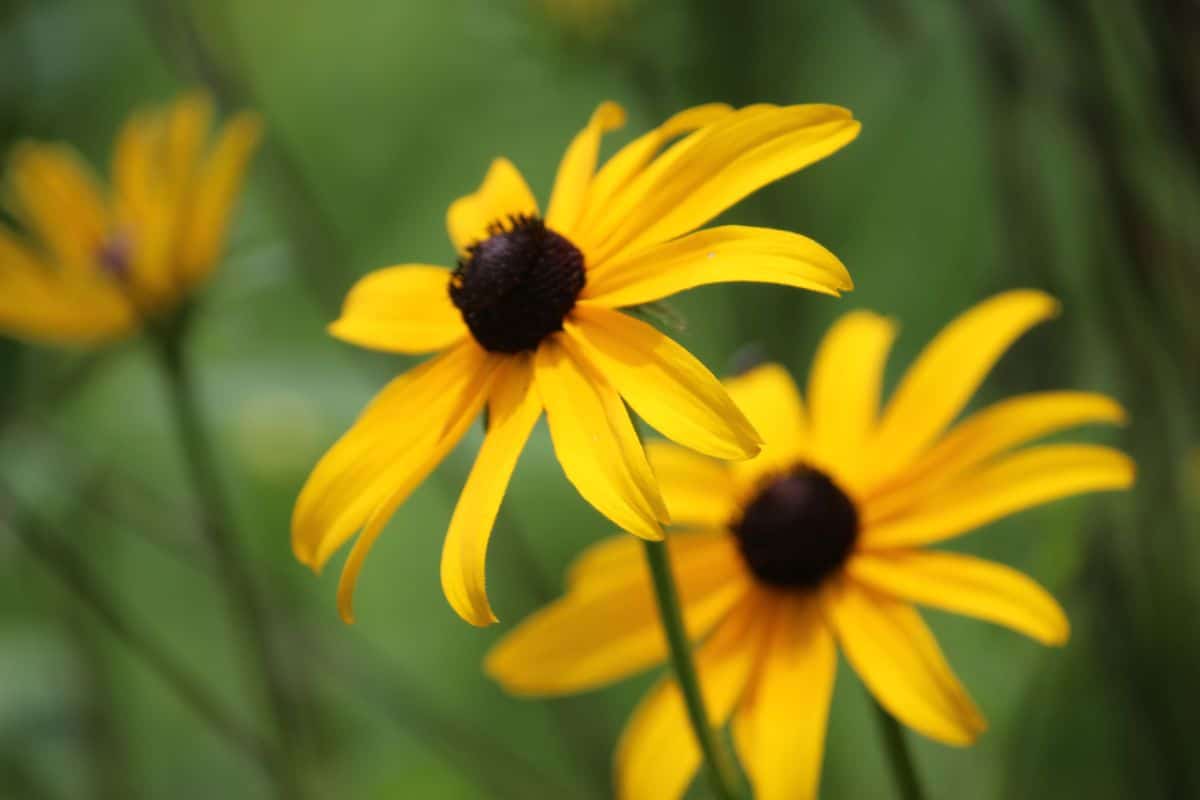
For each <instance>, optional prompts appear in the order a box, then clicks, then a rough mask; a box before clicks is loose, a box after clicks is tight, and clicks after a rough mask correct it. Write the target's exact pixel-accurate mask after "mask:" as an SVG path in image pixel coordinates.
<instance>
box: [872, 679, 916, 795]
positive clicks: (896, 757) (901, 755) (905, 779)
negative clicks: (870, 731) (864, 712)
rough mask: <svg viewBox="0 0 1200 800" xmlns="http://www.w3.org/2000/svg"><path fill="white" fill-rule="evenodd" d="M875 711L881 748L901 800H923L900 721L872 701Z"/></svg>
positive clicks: (910, 752)
mask: <svg viewBox="0 0 1200 800" xmlns="http://www.w3.org/2000/svg"><path fill="white" fill-rule="evenodd" d="M872 705H873V706H875V713H876V715H877V716H878V717H879V732H880V734H881V735H882V736H883V749H884V750H885V751H886V753H887V759H888V765H889V766H890V767H891V770H892V776H893V777H894V778H895V781H896V789H897V791H898V792H899V794H900V797H901V798H902V800H925V793H924V792H923V791H922V790H921V782H920V780H919V779H918V778H917V767H916V764H915V763H914V762H913V757H912V750H910V749H909V746H908V740H907V739H906V738H905V737H904V731H903V730H901V728H900V723H899V722H897V721H896V718H895V717H893V716H892V715H891V714H889V713H888V712H887V710H886V709H885V708H884V707H883V706H881V705H879V703H878V702H877V701H876V702H873V703H872Z"/></svg>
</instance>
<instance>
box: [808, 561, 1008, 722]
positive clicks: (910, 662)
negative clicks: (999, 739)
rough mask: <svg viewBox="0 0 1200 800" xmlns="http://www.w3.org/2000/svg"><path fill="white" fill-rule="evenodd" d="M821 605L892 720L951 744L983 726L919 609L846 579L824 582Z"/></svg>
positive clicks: (849, 659) (869, 687)
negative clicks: (894, 719)
mask: <svg viewBox="0 0 1200 800" xmlns="http://www.w3.org/2000/svg"><path fill="white" fill-rule="evenodd" d="M821 597H822V604H823V606H824V609H825V613H826V615H827V616H828V617H829V619H830V621H831V622H832V624H833V627H834V631H835V633H836V634H837V638H838V642H839V643H840V644H841V646H842V650H843V652H844V653H845V654H846V660H847V661H849V662H850V665H851V666H852V667H854V671H855V672H857V673H858V675H859V677H860V678H861V679H862V681H863V683H865V684H866V685H867V688H868V689H870V691H871V694H873V695H875V699H876V700H878V701H879V703H880V705H882V706H883V707H884V708H885V709H887V711H888V712H889V713H890V714H891V715H892V716H894V717H896V719H898V720H900V721H901V722H903V723H904V724H905V725H907V726H908V727H910V728H912V729H913V730H915V731H917V732H919V733H922V734H924V735H926V736H928V737H930V738H931V739H936V740H937V741H939V742H942V743H944V744H950V745H966V744H970V743H971V742H973V741H975V739H976V738H977V737H978V736H979V734H980V733H982V732H983V731H984V730H985V728H986V727H987V726H986V723H985V722H984V721H983V717H982V716H981V715H980V713H979V710H978V709H977V708H976V707H975V705H974V703H972V702H971V698H970V697H969V696H968V695H967V692H966V689H964V688H963V687H962V684H961V683H959V681H958V678H956V677H955V675H954V673H953V672H952V671H951V669H950V665H949V664H947V663H946V659H945V657H944V656H943V655H942V650H941V648H940V647H938V644H937V640H936V639H934V638H933V634H932V633H931V632H930V630H929V628H928V627H926V625H925V623H924V622H923V621H922V620H921V617H920V615H919V614H917V612H916V610H915V609H914V608H913V607H912V606H910V605H908V604H907V603H901V602H898V601H896V600H892V599H891V598H889V597H886V596H884V595H881V594H878V593H876V592H873V591H871V590H870V589H866V588H863V587H860V586H857V585H856V584H854V583H853V582H851V581H848V580H842V581H835V582H830V583H827V584H826V585H825V586H824V587H823V588H822V594H821Z"/></svg>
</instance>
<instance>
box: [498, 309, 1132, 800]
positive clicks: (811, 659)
mask: <svg viewBox="0 0 1200 800" xmlns="http://www.w3.org/2000/svg"><path fill="white" fill-rule="evenodd" d="M1056 309H1057V305H1056V303H1055V302H1054V301H1053V300H1052V299H1051V298H1050V297H1047V296H1046V295H1044V294H1042V293H1040V292H1034V291H1015V292H1009V293H1007V294H1002V295H999V296H997V297H995V298H993V299H991V300H989V301H987V302H984V303H982V304H980V305H979V306H977V307H975V308H974V309H972V310H970V311H968V312H967V313H966V314H964V315H962V316H961V317H959V318H958V319H957V320H955V321H954V322H953V323H951V324H950V326H949V327H947V328H946V329H945V330H944V331H943V332H942V333H941V334H940V335H939V336H938V337H937V338H936V339H935V340H934V341H933V343H932V344H930V345H929V346H928V347H927V348H926V349H925V351H924V352H923V353H922V354H921V356H920V357H919V358H918V359H917V361H916V363H915V364H914V365H913V366H912V368H911V369H909V371H908V373H907V375H905V377H904V378H903V380H902V381H901V383H900V385H899V387H898V388H897V390H896V391H895V393H894V394H893V396H892V399H891V401H890V402H889V403H888V404H887V406H886V408H884V410H883V412H882V413H878V407H879V398H880V386H881V382H882V373H883V367H884V362H885V360H886V357H887V353H888V350H889V349H890V346H891V343H892V339H893V337H894V335H895V328H894V325H893V324H892V322H891V321H889V320H887V319H885V318H883V317H880V316H877V315H875V314H871V313H867V312H854V313H851V314H848V315H846V316H844V317H843V318H842V319H841V320H840V321H839V322H838V323H837V324H836V325H835V326H834V327H833V328H832V330H830V332H829V333H828V334H827V335H826V337H825V339H824V341H823V342H822V344H821V346H820V349H819V351H818V353H817V356H816V360H815V363H814V365H813V368H812V372H811V374H810V376H809V387H808V407H807V409H806V408H805V407H804V406H803V405H802V402H801V398H800V394H799V392H798V391H797V389H796V386H795V384H794V383H793V382H792V380H791V378H790V377H789V376H788V375H787V374H786V373H785V372H784V370H783V369H782V368H780V367H778V366H773V365H769V366H763V367H759V368H757V369H755V370H753V371H751V372H749V373H747V374H746V375H744V376H742V377H739V378H736V379H734V380H732V381H729V382H727V384H726V385H727V388H728V389H729V391H730V393H731V394H732V395H733V397H734V399H735V400H736V401H737V403H738V405H739V406H740V407H741V408H742V409H743V410H744V411H745V412H746V414H747V416H748V417H749V418H750V420H751V421H752V422H753V423H754V425H755V426H756V427H757V428H758V430H759V431H760V432H761V433H762V434H763V436H764V437H765V439H766V444H765V446H764V448H763V450H762V453H761V454H760V455H759V456H758V457H757V458H755V459H753V460H751V461H746V462H741V463H738V464H734V465H726V464H721V463H718V462H716V461H712V460H708V459H705V458H703V457H701V456H697V455H694V454H692V453H689V452H687V451H685V450H681V449H679V448H677V447H674V446H671V445H668V444H665V443H656V444H654V445H651V447H650V461H651V463H652V464H653V466H654V469H655V471H656V473H657V474H658V477H659V480H660V483H661V486H662V489H663V496H664V498H665V500H666V503H667V508H668V510H669V511H670V513H671V517H672V519H673V520H674V521H675V522H676V523H678V524H679V525H681V526H683V530H682V531H681V532H679V533H677V534H674V535H672V536H671V537H670V539H669V552H670V556H671V560H672V563H673V570H674V572H675V575H676V580H677V581H678V584H679V590H680V594H681V600H682V603H683V604H684V614H685V619H686V624H687V627H688V630H689V634H690V636H691V637H693V638H694V639H695V640H697V641H698V642H702V643H701V644H699V648H698V650H697V654H696V659H697V668H698V670H699V673H700V680H701V683H702V685H703V691H704V694H705V696H706V699H707V704H708V710H709V713H710V714H711V715H712V717H713V722H714V724H718V725H719V724H724V722H725V721H726V720H728V719H729V718H730V717H731V716H732V718H733V734H734V740H735V744H736V746H737V749H738V752H739V754H740V756H741V758H742V759H743V763H744V765H745V767H746V770H747V773H748V775H749V777H750V779H751V782H752V783H753V785H754V789H755V796H756V797H758V798H760V800H798V799H799V798H811V797H814V796H815V795H816V792H817V786H818V783H819V779H820V770H821V761H822V753H823V748H824V739H825V725H826V717H827V714H828V709H829V703H830V698H831V696H832V693H833V683H834V673H835V667H836V660H837V659H836V652H835V642H836V643H837V645H840V647H841V650H842V652H843V654H844V655H845V657H846V659H847V660H848V661H849V662H850V664H851V666H852V667H853V668H854V669H855V671H856V672H857V673H858V675H859V676H860V677H861V678H862V680H863V682H864V683H865V684H866V686H867V688H868V689H869V690H870V691H871V693H872V694H873V695H874V696H875V698H876V699H877V700H878V701H879V703H880V704H881V705H883V707H884V708H885V709H887V710H888V711H889V712H890V713H891V714H892V715H893V716H895V717H896V718H898V719H899V720H900V721H902V722H904V723H905V724H907V725H908V726H910V727H911V728H913V729H914V730H917V731H919V732H921V733H923V734H925V735H926V736H929V737H931V738H933V739H936V740H938V741H941V742H945V743H947V744H954V745H964V744H967V743H970V742H971V741H973V740H974V739H975V738H976V736H978V735H979V733H980V732H982V731H983V729H984V721H983V718H982V716H981V715H980V713H979V711H978V710H977V709H976V707H975V705H974V704H973V703H972V702H971V699H970V698H969V697H968V696H967V693H966V691H965V690H964V689H963V687H962V686H961V685H960V683H959V681H958V679H957V678H956V677H955V676H954V674H953V672H952V671H951V669H950V667H949V665H948V664H947V663H946V660H945V658H944V657H943V656H942V653H941V650H940V649H939V647H938V645H937V642H936V641H935V639H934V637H933V635H932V633H931V632H930V631H929V629H928V628H927V627H926V626H925V623H924V622H923V621H922V620H921V617H920V615H919V614H918V613H917V611H916V610H915V609H914V607H913V604H914V603H917V604H921V605H928V606H933V607H935V608H941V609H945V610H949V611H953V612H957V613H960V614H966V615H969V616H974V617H978V618H981V619H985V620H989V621H991V622H995V623H999V624H1001V625H1006V626H1008V627H1010V628H1013V629H1014V630H1017V631H1020V632H1021V633H1024V634H1026V635H1028V636H1031V637H1033V638H1034V639H1036V640H1037V641H1039V642H1042V643H1045V644H1062V643H1063V642H1065V641H1066V639H1067V635H1068V624H1067V619H1066V616H1065V615H1064V614H1063V612H1062V610H1061V609H1060V607H1059V606H1058V604H1057V603H1056V602H1055V601H1054V599H1053V598H1052V597H1051V596H1050V595H1049V594H1048V593H1047V592H1046V591H1045V590H1044V589H1042V588H1041V587H1040V586H1038V585H1037V584H1036V583H1034V582H1033V581H1032V580H1030V579H1029V578H1027V577H1025V576H1024V575H1022V574H1020V573H1018V572H1016V571H1014V570H1012V569H1010V568H1008V567H1005V566H1001V565H1000V564H995V563H991V562H987V561H983V560H981V559H978V558H973V557H970V556H966V555H961V554H956V553H949V552H939V551H933V550H926V549H924V547H925V545H930V544H934V543H936V542H941V541H945V540H948V539H950V538H953V537H956V536H959V535H961V534H964V533H967V532H969V531H971V530H972V529H974V528H977V527H978V526H980V525H983V524H986V523H988V522H991V521H993V520H996V519H998V518H1000V517H1004V516H1006V515H1009V514H1012V513H1015V512H1017V511H1020V510H1022V509H1026V508H1029V507H1032V506H1036V505H1039V504H1042V503H1047V502H1049V501H1051V500H1055V499H1058V498H1062V497H1066V496H1069V495H1074V494H1079V493H1082V492H1090V491H1101V490H1113V489H1123V488H1126V487H1128V486H1129V485H1130V484H1131V483H1132V481H1133V477H1134V466H1133V463H1132V462H1131V461H1130V459H1129V458H1128V457H1126V456H1125V455H1123V454H1122V453H1120V452H1118V451H1116V450H1113V449H1111V448H1108V447H1102V446H1097V445H1084V444H1044V445H1039V446H1032V447H1024V448H1022V449H1018V448H1021V446H1022V445H1025V444H1027V443H1029V442H1031V441H1032V440H1034V439H1037V438H1039V437H1042V436H1045V435H1048V434H1051V433H1054V432H1056V431H1060V430H1064V429H1067V428H1070V427H1073V426H1077V425H1081V424H1085V423H1120V422H1122V421H1123V420H1124V412H1123V411H1122V409H1121V407H1120V406H1118V405H1117V404H1116V403H1115V402H1113V401H1112V400H1110V399H1108V398H1107V397H1104V396H1102V395H1097V394H1089V393H1083V392H1044V393H1037V394H1028V395H1022V396H1019V397H1015V398H1012V399H1008V400H1004V401H1002V402H999V403H996V404H995V405H992V406H990V407H988V408H985V409H983V410H981V411H979V412H977V413H975V414H973V415H971V416H970V417H968V418H967V419H966V420H964V421H962V422H960V423H959V424H958V425H956V426H954V427H953V428H951V429H950V430H949V431H948V432H945V431H946V428H947V427H948V426H949V424H950V423H951V422H952V421H953V420H954V419H955V417H957V416H958V414H959V412H960V411H961V410H962V409H963V407H964V406H965V405H966V403H967V402H968V400H969V399H970V397H971V395H972V394H973V393H974V391H975V389H976V388H977V387H978V385H979V384H980V382H981V381H982V380H983V378H984V377H985V376H986V374H987V373H988V371H989V370H990V369H991V367H992V365H993V364H994V363H995V361H996V360H997V359H998V358H999V357H1000V355H1001V354H1002V353H1003V352H1004V351H1005V350H1006V349H1007V348H1008V347H1009V345H1010V344H1011V343H1012V342H1013V340H1014V339H1016V338H1017V337H1018V336H1019V335H1020V334H1021V333H1023V332H1024V331H1025V330H1026V329H1028V328H1029V327H1030V326H1031V325H1033V324H1035V323H1037V322H1039V321H1041V320H1044V319H1046V318H1048V317H1050V316H1052V315H1053V314H1054V313H1056ZM944 432H945V433H944ZM943 433H944V435H943ZM665 656H666V642H665V640H664V637H663V634H662V631H661V629H660V627H659V621H658V615H657V612H656V606H655V600H654V595H653V593H652V590H651V584H650V579H649V574H648V572H647V569H646V566H645V563H644V560H643V558H642V553H641V548H640V547H638V546H637V542H635V541H633V540H632V539H629V538H628V537H618V538H615V539H611V540H608V541H605V542H601V543H599V544H598V545H596V546H595V547H593V548H592V549H591V550H589V551H588V552H586V553H585V554H584V555H583V556H582V557H581V558H580V559H579V561H578V562H577V563H576V564H575V565H574V566H573V567H572V569H571V572H570V575H569V577H568V590H567V594H566V595H565V597H563V598H562V599H560V600H558V601H556V602H555V603H553V604H552V605H550V606H549V607H547V608H545V609H543V610H541V611H540V612H538V613H537V614H535V615H534V616H532V617H531V618H530V619H528V620H527V621H526V622H524V623H523V624H522V625H521V626H520V627H519V628H517V630H515V631H514V632H513V633H512V634H510V635H509V636H508V637H507V638H505V639H504V640H503V641H501V642H500V644H499V645H498V646H497V647H496V648H495V649H494V650H493V651H492V652H491V653H490V654H489V656H488V659H487V664H486V668H487V671H488V672H489V674H491V675H492V676H493V677H494V678H495V679H496V680H498V681H499V682H500V683H501V684H503V685H504V686H505V687H506V688H507V689H508V690H509V691H511V692H514V693H518V694H524V695H559V694H566V693H571V692H578V691H582V690H585V689H591V688H593V687H597V686H601V685H603V684H606V683H609V682H611V681H615V680H618V679H620V678H623V677H625V676H628V675H631V674H633V673H635V672H639V671H641V670H643V669H646V668H647V667H650V666H652V665H654V664H656V663H659V662H661V661H663V660H664V658H665ZM616 763H617V780H618V784H619V790H620V791H619V796H621V797H623V798H653V800H663V799H664V798H676V797H679V796H681V795H682V794H683V792H684V791H685V789H686V788H687V786H688V783H689V781H690V779H691V777H692V774H693V773H694V772H695V770H696V768H697V766H698V765H699V763H700V753H699V750H698V749H697V746H696V743H695V739H694V737H693V735H692V732H691V730H690V729H689V727H688V722H687V717H686V714H685V710H684V705H683V702H682V700H681V698H680V694H679V691H678V688H677V686H676V684H675V682H674V681H673V680H672V679H669V678H668V679H664V680H663V681H661V682H660V683H659V684H658V686H657V687H656V688H655V689H654V690H653V691H652V692H651V693H650V695H649V696H648V697H647V698H646V699H645V700H644V701H643V702H642V704H641V706H640V707H639V708H638V710H637V712H636V713H635V714H634V716H633V718H632V719H631V720H630V722H629V724H628V726H627V728H626V730H625V733H624V735H623V737H622V739H621V742H620V745H619V747H618V753H617V762H616Z"/></svg>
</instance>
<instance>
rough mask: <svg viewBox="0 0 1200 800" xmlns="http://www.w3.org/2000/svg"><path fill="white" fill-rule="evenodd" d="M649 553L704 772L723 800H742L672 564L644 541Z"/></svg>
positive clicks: (661, 549)
mask: <svg viewBox="0 0 1200 800" xmlns="http://www.w3.org/2000/svg"><path fill="white" fill-rule="evenodd" d="M642 544H643V545H645V551H646V562H647V564H649V566H650V575H651V577H652V578H653V580H654V596H655V597H656V598H657V600H658V611H659V616H660V619H661V620H662V625H663V630H664V631H665V632H666V634H667V644H668V645H669V646H670V650H671V666H672V667H673V668H674V670H675V679H676V680H677V681H678V682H679V688H680V690H681V691H682V693H683V701H684V704H685V705H686V706H687V713H688V720H689V721H690V722H691V724H692V730H693V732H694V733H695V734H696V741H697V743H698V744H699V745H700V753H701V755H703V757H704V764H705V768H706V770H707V771H708V775H709V780H710V781H711V782H712V786H713V790H714V791H715V792H716V794H717V797H719V798H721V800H739V798H740V797H741V791H740V790H739V786H740V785H741V784H740V781H739V780H738V777H737V773H736V771H735V770H734V768H733V757H732V756H731V755H730V754H729V752H728V751H727V750H726V749H725V747H724V746H722V744H721V741H720V739H719V737H718V736H717V732H716V731H715V730H714V729H713V727H712V725H711V724H710V723H709V718H708V712H707V711H706V710H705V706H704V696H703V694H702V693H701V691H700V680H699V678H698V677H697V675H696V664H695V662H693V661H692V647H691V643H690V642H689V641H688V638H687V630H686V629H685V628H684V626H683V611H682V610H681V608H680V605H679V593H678V592H677V591H676V590H675V578H674V577H673V576H672V574H671V564H670V561H669V558H668V556H667V545H666V543H665V542H647V541H643V542H642Z"/></svg>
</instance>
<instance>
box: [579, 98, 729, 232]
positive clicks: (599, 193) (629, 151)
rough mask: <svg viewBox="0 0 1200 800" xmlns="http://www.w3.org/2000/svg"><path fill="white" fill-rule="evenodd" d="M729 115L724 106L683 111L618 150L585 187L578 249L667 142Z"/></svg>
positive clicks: (705, 106)
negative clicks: (619, 193)
mask: <svg viewBox="0 0 1200 800" xmlns="http://www.w3.org/2000/svg"><path fill="white" fill-rule="evenodd" d="M731 113H733V109H732V108H730V107H729V106H728V105H726V104H725V103H708V104H706V105H701V106H695V107H693V108H689V109H685V110H684V111H680V112H679V113H678V114H675V115H674V116H672V117H671V118H670V119H668V120H667V121H666V122H664V123H663V124H662V125H660V126H658V127H657V128H655V129H654V130H652V131H650V132H649V133H645V134H642V135H641V136H639V137H638V138H637V139H635V140H633V141H632V142H630V143H629V144H627V145H625V146H624V147H622V148H621V149H620V150H618V151H617V153H616V155H614V156H613V157H612V158H610V159H609V160H608V161H606V162H605V163H604V166H603V167H601V168H600V170H599V171H598V172H597V173H596V177H595V179H594V180H592V182H591V185H590V186H589V187H588V191H587V202H586V205H585V208H584V212H583V214H582V216H581V218H580V220H579V222H578V224H577V225H576V226H575V227H576V230H575V234H576V237H577V238H578V241H577V242H576V243H577V244H579V245H581V246H582V245H585V244H587V243H588V241H589V240H588V234H589V228H590V227H591V226H592V225H594V223H595V222H596V221H597V220H598V219H600V218H601V217H602V216H603V215H604V214H605V211H606V209H607V207H608V203H609V201H610V200H611V199H612V197H613V195H614V194H616V192H617V191H619V190H620V189H621V188H622V187H624V186H625V185H626V184H627V183H629V181H630V180H632V179H633V178H634V176H636V175H637V174H638V173H640V172H641V171H642V169H643V168H644V167H645V166H646V165H647V164H648V163H650V160H651V159H652V158H654V156H655V154H656V153H658V151H659V150H661V149H662V148H663V147H664V146H665V145H666V144H667V143H668V142H670V141H671V140H672V139H674V138H675V137H677V136H679V135H680V134H684V133H689V132H691V131H694V130H696V129H698V128H702V127H704V126H706V125H711V124H712V123H713V122H716V121H717V120H719V119H721V118H722V117H724V116H726V115H727V114H731Z"/></svg>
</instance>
